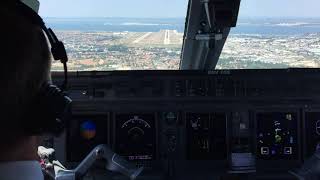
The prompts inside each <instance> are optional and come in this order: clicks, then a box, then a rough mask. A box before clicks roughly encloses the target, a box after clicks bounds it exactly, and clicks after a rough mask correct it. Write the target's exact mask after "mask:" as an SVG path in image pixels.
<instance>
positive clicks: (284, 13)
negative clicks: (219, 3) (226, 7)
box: [40, 0, 320, 71]
mask: <svg viewBox="0 0 320 180" xmlns="http://www.w3.org/2000/svg"><path fill="white" fill-rule="evenodd" d="M307 1H308V2H306V1H303V3H302V1H299V0H282V1H281V2H279V1H277V0H268V1H256V0H242V1H241V7H240V13H239V18H238V23H237V27H235V28H232V30H231V33H230V35H229V37H228V39H227V41H226V44H225V46H224V48H223V51H222V54H221V56H220V59H219V61H218V64H217V66H216V68H217V69H253V68H258V69H264V68H288V67H314V68H316V67H317V68H318V67H320V63H319V62H320V61H319V59H320V11H318V9H317V8H318V7H319V6H320V3H319V1H318V0H307ZM40 3H41V6H40V15H41V16H42V17H44V19H45V20H46V23H47V25H48V26H49V27H52V28H53V29H54V30H55V32H57V35H58V36H59V37H60V38H61V40H62V41H63V42H64V43H65V45H66V49H67V52H68V55H69V59H70V61H69V64H68V66H69V69H70V70H71V71H84V70H145V69H148V70H149V69H168V70H174V69H179V63H180V56H181V48H182V41H183V40H182V38H183V32H184V27H185V16H186V13H187V5H188V0H173V1H172V0H161V1H150V0H139V1H130V0H124V1H115V0H93V1H86V0H77V1H63V0H55V1H44V0H41V1H40ZM52 69H53V70H54V71H55V70H62V65H61V64H60V63H59V62H55V63H53V67H52Z"/></svg>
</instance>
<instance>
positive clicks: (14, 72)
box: [0, 7, 51, 151]
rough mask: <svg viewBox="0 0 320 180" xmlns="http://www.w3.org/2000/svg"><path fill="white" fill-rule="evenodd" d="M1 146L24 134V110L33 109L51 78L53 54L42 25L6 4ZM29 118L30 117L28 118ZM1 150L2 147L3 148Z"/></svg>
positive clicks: (2, 12) (0, 11)
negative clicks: (34, 101) (38, 25)
mask: <svg viewBox="0 0 320 180" xmlns="http://www.w3.org/2000/svg"><path fill="white" fill-rule="evenodd" d="M0 19H1V20H0V24H1V27H0V44H1V45H0V59H1V65H0V77H1V81H0V83H1V86H0V87H1V88H0V94H1V99H0V111H1V113H0V117H1V120H0V121H1V124H0V147H1V148H3V147H5V146H8V145H10V144H11V145H12V144H14V143H17V142H18V141H19V140H21V138H23V137H24V136H25V132H24V127H23V123H22V122H23V121H28V120H29V119H27V117H25V113H26V112H25V111H30V110H31V111H34V112H33V113H37V111H36V109H34V108H32V106H31V104H32V100H33V98H34V97H35V95H36V93H37V92H38V90H39V88H40V86H41V85H42V84H43V83H44V82H45V81H47V80H48V76H49V73H50V64H51V60H50V59H51V54H50V51H49V45H48V42H47V38H46V36H45V35H44V33H43V32H42V30H41V28H40V27H37V26H35V25H32V24H31V22H30V21H29V20H28V19H26V18H25V17H23V16H22V15H18V14H17V13H16V12H14V11H11V10H9V9H8V8H5V7H0ZM28 118H30V117H28ZM0 151H1V150H0Z"/></svg>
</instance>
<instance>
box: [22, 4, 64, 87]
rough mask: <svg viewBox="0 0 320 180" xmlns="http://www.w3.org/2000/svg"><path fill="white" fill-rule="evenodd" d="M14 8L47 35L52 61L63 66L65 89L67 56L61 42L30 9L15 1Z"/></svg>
mask: <svg viewBox="0 0 320 180" xmlns="http://www.w3.org/2000/svg"><path fill="white" fill-rule="evenodd" d="M16 7H17V11H18V12H19V13H21V14H22V15H24V16H25V17H26V18H27V19H28V20H29V21H30V22H31V23H32V24H34V25H38V26H40V27H41V29H42V30H43V31H44V32H45V34H46V35H47V37H48V39H49V42H50V44H51V53H52V56H53V58H54V60H60V62H61V63H62V64H63V68H64V78H65V79H64V83H63V85H62V89H66V88H67V83H68V68H67V62H68V56H67V52H66V49H65V46H64V44H63V43H62V42H61V41H59V39H58V38H57V36H56V35H55V33H54V32H53V31H52V29H50V28H47V27H46V26H45V23H44V21H43V19H42V18H41V17H40V16H39V15H38V13H37V12H35V11H34V10H33V9H32V8H30V7H29V6H27V5H26V4H24V3H23V2H21V1H20V0H17V1H16Z"/></svg>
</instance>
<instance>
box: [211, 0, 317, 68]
mask: <svg viewBox="0 0 320 180" xmlns="http://www.w3.org/2000/svg"><path fill="white" fill-rule="evenodd" d="M319 6H320V1H319V0H306V1H300V0H281V1H278V0H267V1H256V0H242V1H241V7H240V13H239V20H238V23H237V27H236V28H233V29H232V30H231V33H230V35H229V37H228V40H227V41H226V44H225V46H224V49H223V52H222V54H221V56H220V59H219V61H218V64H217V66H216V68H217V69H266V68H303V67H306V68H319V67H320V11H319V10H318V8H317V7H319Z"/></svg>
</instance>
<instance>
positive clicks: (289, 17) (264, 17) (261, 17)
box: [43, 16, 320, 20]
mask: <svg viewBox="0 0 320 180" xmlns="http://www.w3.org/2000/svg"><path fill="white" fill-rule="evenodd" d="M43 18H55V19H76V18H78V19H81V18H83V19H86V18H87V19H90V18H101V19H103V18H118V19H185V18H186V17H125V16H123V17H121V16H70V17H69V16H66V17H62V16H61V17H58V16H44V17H43ZM249 18H251V19H320V16H300V17H299V16H277V17H276V16H254V17H253V16H245V17H238V20H243V19H249Z"/></svg>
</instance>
